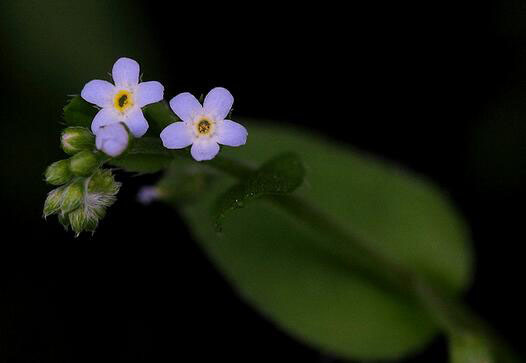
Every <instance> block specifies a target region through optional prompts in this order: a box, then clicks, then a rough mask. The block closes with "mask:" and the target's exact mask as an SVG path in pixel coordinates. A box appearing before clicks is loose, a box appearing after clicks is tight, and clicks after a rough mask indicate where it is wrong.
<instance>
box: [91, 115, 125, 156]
mask: <svg viewBox="0 0 526 363" xmlns="http://www.w3.org/2000/svg"><path fill="white" fill-rule="evenodd" d="M128 143H129V135H128V130H127V129H126V126H125V125H124V124H123V123H121V122H120V123H115V124H110V125H106V126H103V127H101V128H100V129H99V131H98V132H97V136H96V140H95V144H96V146H97V149H98V150H100V151H102V152H104V153H105V154H106V155H108V156H111V157H117V156H119V155H121V154H122V153H124V151H126V149H127V148H128Z"/></svg>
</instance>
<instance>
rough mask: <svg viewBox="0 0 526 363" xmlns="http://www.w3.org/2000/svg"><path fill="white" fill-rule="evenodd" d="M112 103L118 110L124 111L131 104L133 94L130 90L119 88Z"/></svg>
mask: <svg viewBox="0 0 526 363" xmlns="http://www.w3.org/2000/svg"><path fill="white" fill-rule="evenodd" d="M113 105H114V106H115V109H116V110H117V111H119V112H125V111H126V110H127V109H129V108H130V107H132V106H133V96H132V94H131V92H130V91H126V90H124V89H123V90H120V91H119V92H117V94H116V95H115V98H114V99H113Z"/></svg>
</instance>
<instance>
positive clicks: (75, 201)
mask: <svg viewBox="0 0 526 363" xmlns="http://www.w3.org/2000/svg"><path fill="white" fill-rule="evenodd" d="M119 188H120V183H118V182H116V181H115V179H114V178H113V175H112V173H111V171H110V170H102V169H99V170H97V171H96V172H95V173H94V174H93V175H91V176H89V177H77V178H75V179H73V180H72V181H70V182H69V183H67V184H66V185H63V186H60V187H58V188H56V189H54V190H52V191H51V192H49V194H48V196H47V198H46V201H45V203H44V217H48V216H50V215H52V214H57V215H58V219H59V222H60V223H61V224H62V225H63V226H64V228H66V229H68V228H69V227H71V229H72V230H73V231H74V232H75V233H76V235H77V236H78V235H79V234H80V233H81V232H84V231H90V232H93V231H95V228H96V227H97V225H98V223H99V220H100V219H101V218H103V217H104V216H105V214H106V208H107V207H109V206H111V205H112V204H113V203H114V202H115V200H116V198H115V196H116V194H117V193H118V191H119Z"/></svg>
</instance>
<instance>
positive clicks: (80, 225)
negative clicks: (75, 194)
mask: <svg viewBox="0 0 526 363" xmlns="http://www.w3.org/2000/svg"><path fill="white" fill-rule="evenodd" d="M68 217H69V223H70V225H71V229H72V230H73V232H75V233H76V235H77V236H78V235H79V234H80V233H81V232H84V231H88V232H94V231H95V229H96V228H97V224H98V223H99V218H97V217H96V216H94V215H92V214H91V213H86V210H85V209H84V208H79V209H76V210H74V211H73V212H71V213H69V215H68Z"/></svg>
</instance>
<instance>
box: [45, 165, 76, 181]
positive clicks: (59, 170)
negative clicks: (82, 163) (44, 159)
mask: <svg viewBox="0 0 526 363" xmlns="http://www.w3.org/2000/svg"><path fill="white" fill-rule="evenodd" d="M45 177H46V182H48V183H49V184H51V185H62V184H66V183H67V182H68V181H70V180H71V178H72V177H73V174H72V172H71V169H70V163H69V160H60V161H57V162H54V163H53V164H51V165H50V166H48V167H47V169H46V173H45Z"/></svg>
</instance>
